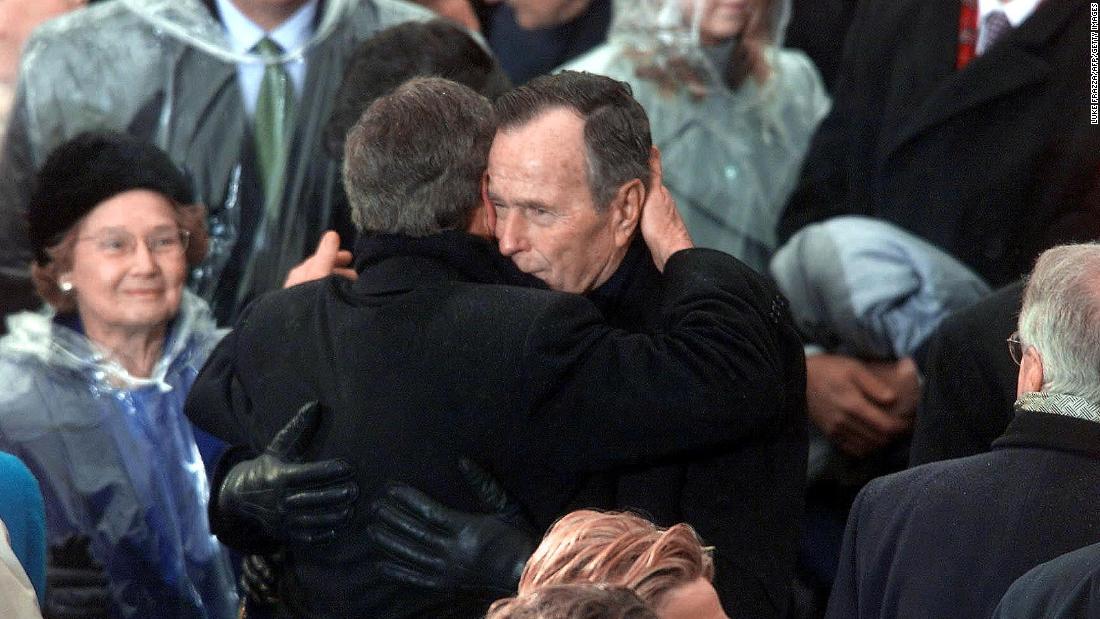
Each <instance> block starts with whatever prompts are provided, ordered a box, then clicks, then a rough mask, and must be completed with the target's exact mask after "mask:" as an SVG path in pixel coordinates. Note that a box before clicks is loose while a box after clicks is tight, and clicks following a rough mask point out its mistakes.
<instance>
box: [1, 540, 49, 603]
mask: <svg viewBox="0 0 1100 619" xmlns="http://www.w3.org/2000/svg"><path fill="white" fill-rule="evenodd" d="M10 541H11V540H10V538H9V536H8V530H7V528H6V527H5V526H4V521H3V520H0V615H3V616H4V617H6V618H7V619H42V613H41V612H40V611H39V608H38V599H37V598H36V597H35V591H34V587H33V586H31V581H30V580H29V579H28V578H27V574H26V572H25V571H24V570H23V566H22V565H21V564H20V562H19V559H18V558H17V557H16V555H15V553H14V552H12V548H11V545H10Z"/></svg>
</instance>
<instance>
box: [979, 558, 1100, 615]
mask: <svg viewBox="0 0 1100 619" xmlns="http://www.w3.org/2000/svg"><path fill="white" fill-rule="evenodd" d="M1033 617H1044V618H1045V619H1076V618H1078V617H1100V544H1093V545H1092V546H1086V547H1084V548H1081V549H1079V550H1075V551H1073V552H1070V553H1067V554H1064V555H1062V556H1060V557H1058V558H1057V559H1054V560H1052V561H1048V562H1046V563H1043V564H1040V565H1038V566H1036V567H1034V568H1032V569H1031V571H1029V572H1027V573H1026V574H1024V575H1023V576H1021V577H1019V578H1017V579H1016V582H1014V583H1012V586H1011V587H1009V588H1008V591H1007V592H1005V594H1004V597H1002V598H1001V602H1000V603H999V604H997V608H996V609H995V610H994V611H993V619H1031V618H1033Z"/></svg>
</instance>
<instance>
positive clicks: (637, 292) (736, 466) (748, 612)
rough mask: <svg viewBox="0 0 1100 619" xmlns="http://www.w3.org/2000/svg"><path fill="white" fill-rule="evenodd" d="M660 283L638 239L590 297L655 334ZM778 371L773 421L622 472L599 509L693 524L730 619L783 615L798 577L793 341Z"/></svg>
mask: <svg viewBox="0 0 1100 619" xmlns="http://www.w3.org/2000/svg"><path fill="white" fill-rule="evenodd" d="M664 285H665V279H664V277H663V276H662V275H661V273H660V272H659V271H657V268H656V267H655V266H654V264H653V260H652V258H651V257H650V254H649V251H648V250H647V249H646V247H645V244H644V243H643V242H642V241H641V238H640V237H639V238H637V239H635V242H634V244H633V245H632V246H631V248H630V251H629V252H628V254H627V256H626V258H625V259H624V260H623V263H622V264H621V265H620V267H619V269H618V270H617V271H616V272H615V273H614V275H612V277H611V279H610V280H608V282H607V283H606V284H604V285H603V286H601V287H600V288H598V289H596V291H594V292H593V293H592V295H590V298H591V299H592V300H593V301H594V302H595V303H596V305H597V307H599V308H600V309H601V310H602V311H603V312H604V315H605V317H606V318H607V319H608V321H610V322H611V324H612V325H614V326H616V327H620V328H623V329H626V330H628V331H643V332H646V331H648V332H652V331H653V330H654V329H658V328H659V322H660V320H659V319H660V306H659V305H658V304H657V303H656V302H655V300H656V299H660V298H661V296H662V293H663V290H664ZM778 370H779V371H780V372H781V374H780V375H778V376H776V379H777V380H780V381H782V383H783V385H784V391H785V398H784V402H785V404H786V405H785V408H784V409H783V410H782V411H779V413H780V414H778V415H775V416H774V417H773V422H772V423H771V424H769V425H767V426H764V427H761V428H760V429H759V430H758V431H756V432H753V433H750V434H746V435H745V436H744V437H743V439H742V440H740V441H738V442H737V443H735V444H731V445H728V446H723V447H721V448H718V449H713V450H699V451H696V452H693V453H686V454H681V455H677V456H675V457H672V458H668V459H666V460H665V461H663V462H660V463H659V465H658V466H644V467H635V468H633V469H628V470H623V471H619V472H617V474H616V475H615V476H613V478H612V479H611V482H610V483H611V486H612V490H611V491H612V493H613V497H612V498H611V499H610V502H609V504H607V505H599V506H600V507H613V508H616V509H627V510H632V511H637V512H639V513H641V514H644V515H646V516H648V517H649V518H651V519H652V520H654V521H655V522H657V523H658V524H660V525H663V526H670V525H673V524H676V523H678V522H687V523H689V524H691V525H692V526H693V527H694V528H695V530H696V531H697V532H698V533H699V535H700V536H701V537H702V538H703V541H704V542H705V543H706V544H708V545H712V546H714V553H713V557H714V561H715V570H716V574H715V588H716V589H717V590H718V595H719V598H720V599H721V601H722V605H723V607H724V609H725V611H726V613H727V614H728V615H729V616H730V617H731V618H733V619H737V618H739V617H745V618H750V617H751V618H759V619H763V618H766V617H785V616H786V613H787V606H788V601H789V598H790V584H791V581H792V579H793V577H794V564H795V558H796V554H797V548H798V537H799V535H800V533H801V523H802V517H803V514H804V511H805V505H804V503H805V486H806V395H805V392H806V363H805V357H804V356H803V353H802V347H801V346H800V345H799V344H798V342H797V340H794V339H792V340H790V341H789V342H788V343H787V346H786V347H785V348H784V350H783V357H782V365H781V366H780V367H779V368H778ZM749 388H753V387H751V386H750V387H749ZM731 406H736V404H735V403H734V402H733V401H732V400H731ZM731 413H732V414H733V415H741V414H747V415H749V416H753V415H755V413H754V412H752V411H745V410H732V411H731Z"/></svg>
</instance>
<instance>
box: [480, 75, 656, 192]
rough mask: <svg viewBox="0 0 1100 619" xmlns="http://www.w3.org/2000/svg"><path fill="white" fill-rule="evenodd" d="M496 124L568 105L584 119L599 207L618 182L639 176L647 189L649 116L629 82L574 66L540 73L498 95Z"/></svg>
mask: <svg viewBox="0 0 1100 619" xmlns="http://www.w3.org/2000/svg"><path fill="white" fill-rule="evenodd" d="M494 108H495V110H496V114H497V120H498V121H499V123H500V128H501V129H502V130H505V131H507V130H508V129H515V128H518V127H522V126H524V125H526V124H527V123H529V122H531V121H533V120H534V119H535V118H537V117H539V116H540V115H542V114H543V113H545V112H547V111H549V110H552V109H562V108H563V109H567V110H573V111H574V112H576V113H577V115H579V116H580V117H581V118H583V119H584V146H585V158H586V162H585V163H586V167H585V169H586V171H587V174H588V179H587V180H588V188H589V191H590V192H591V193H592V200H593V201H594V202H595V204H596V210H598V211H603V210H604V209H606V208H607V207H608V206H609V205H610V204H611V200H612V199H614V197H615V195H616V194H617V193H618V191H619V188H620V187H622V186H623V184H625V183H627V182H629V181H631V180H634V179H638V180H640V181H642V185H643V186H645V188H646V189H649V173H650V170H649V154H650V147H651V146H652V145H653V140H652V138H651V137H650V133H649V117H648V116H646V113H645V110H644V109H642V105H641V104H640V103H638V101H637V100H636V99H635V98H634V96H633V93H632V91H631V89H630V84H627V83H626V82H620V81H618V80H614V79H611V78H610V77H605V76H603V75H596V74H593V73H584V72H579V71H562V72H560V73H557V74H554V75H543V76H540V77H536V78H535V79H533V80H531V81H530V82H527V83H526V84H524V85H523V86H519V87H516V88H513V89H512V90H510V91H508V92H506V93H504V94H503V95H501V96H500V97H498V98H497V100H496V102H495V104H494Z"/></svg>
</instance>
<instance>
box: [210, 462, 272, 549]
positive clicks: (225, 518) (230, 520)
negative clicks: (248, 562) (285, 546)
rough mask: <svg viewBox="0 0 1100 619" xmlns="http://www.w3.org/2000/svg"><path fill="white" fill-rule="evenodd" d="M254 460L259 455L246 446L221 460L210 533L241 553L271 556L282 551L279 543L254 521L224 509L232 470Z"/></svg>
mask: <svg viewBox="0 0 1100 619" xmlns="http://www.w3.org/2000/svg"><path fill="white" fill-rule="evenodd" d="M254 457H256V454H255V452H253V451H252V450H250V449H248V448H246V447H233V448H230V449H228V450H226V451H225V453H223V454H222V457H221V458H220V459H219V460H218V463H217V465H216V466H215V467H214V475H213V479H212V481H211V484H210V503H209V504H208V505H207V514H208V516H209V518H210V532H211V533H213V534H214V535H216V536H217V537H218V539H219V540H220V541H221V542H222V543H223V544H225V545H226V546H228V547H230V548H232V549H234V550H236V551H237V552H240V553H241V554H257V555H263V554H271V553H274V552H277V551H278V549H279V547H280V544H279V541H278V540H276V539H275V538H273V537H271V536H270V535H267V534H266V533H264V530H263V528H262V527H259V526H257V525H256V522H255V521H253V520H252V519H251V518H248V517H246V516H244V515H242V514H239V513H237V512H236V511H233V510H231V509H225V508H223V501H222V492H221V491H222V487H223V486H224V484H225V479H226V477H227V476H228V474H229V472H230V470H231V469H232V468H233V467H234V466H236V465H238V464H240V463H241V462H244V461H246V460H250V459H252V458H254Z"/></svg>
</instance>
